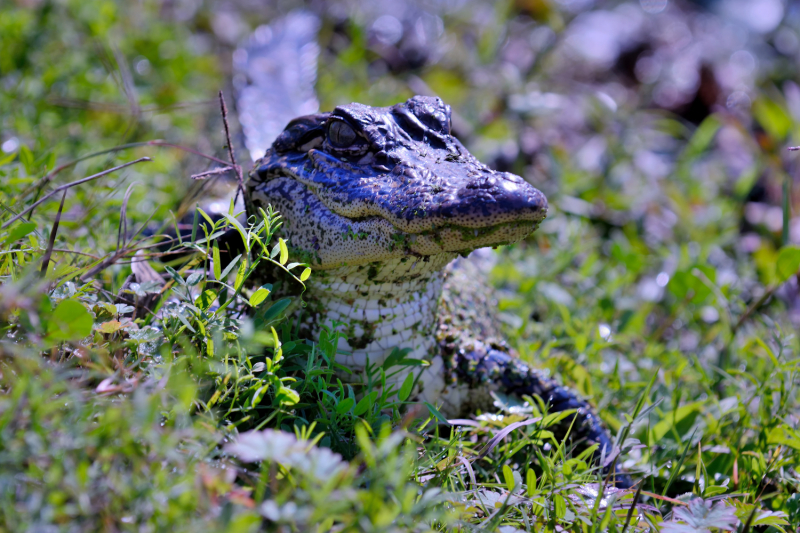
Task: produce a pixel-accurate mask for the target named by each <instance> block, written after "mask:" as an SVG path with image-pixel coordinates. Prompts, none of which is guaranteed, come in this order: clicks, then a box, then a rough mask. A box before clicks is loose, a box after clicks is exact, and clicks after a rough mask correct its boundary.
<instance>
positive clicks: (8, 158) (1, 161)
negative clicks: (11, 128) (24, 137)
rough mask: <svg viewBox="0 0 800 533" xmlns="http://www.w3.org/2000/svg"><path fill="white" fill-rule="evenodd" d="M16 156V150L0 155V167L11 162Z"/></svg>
mask: <svg viewBox="0 0 800 533" xmlns="http://www.w3.org/2000/svg"><path fill="white" fill-rule="evenodd" d="M16 157H17V152H11V153H10V154H8V155H7V156H5V157H0V167H2V166H5V165H7V164H9V163H11V162H12V161H13V160H14V159H15V158H16Z"/></svg>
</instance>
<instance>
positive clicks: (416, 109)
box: [406, 96, 450, 135]
mask: <svg viewBox="0 0 800 533" xmlns="http://www.w3.org/2000/svg"><path fill="white" fill-rule="evenodd" d="M406 105H407V106H408V109H409V110H410V111H411V112H412V113H414V115H416V117H417V119H419V121H420V122H421V123H422V124H424V125H425V126H426V127H428V128H430V129H431V130H433V131H436V132H438V133H444V134H445V135H450V106H449V105H447V104H445V103H444V102H443V101H442V99H441V98H439V97H438V96H414V97H413V98H410V99H409V100H408V101H407V102H406Z"/></svg>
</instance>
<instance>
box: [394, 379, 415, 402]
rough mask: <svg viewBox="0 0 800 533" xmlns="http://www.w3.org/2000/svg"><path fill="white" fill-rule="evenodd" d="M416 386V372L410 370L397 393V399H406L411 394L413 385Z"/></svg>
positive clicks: (402, 400)
mask: <svg viewBox="0 0 800 533" xmlns="http://www.w3.org/2000/svg"><path fill="white" fill-rule="evenodd" d="M413 386H414V373H413V372H409V373H408V375H407V376H406V379H405V380H403V385H402V386H401V387H400V391H399V392H398V393H397V399H399V400H400V401H401V402H404V401H406V399H407V398H408V396H409V395H410V394H411V387H413Z"/></svg>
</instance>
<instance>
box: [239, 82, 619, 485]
mask: <svg viewBox="0 0 800 533" xmlns="http://www.w3.org/2000/svg"><path fill="white" fill-rule="evenodd" d="M247 193H248V198H249V201H250V202H252V205H253V206H255V207H262V208H265V209H266V208H267V206H272V208H274V209H275V210H277V211H278V212H279V213H280V214H281V215H282V217H283V226H282V228H281V231H282V235H283V237H284V238H285V239H286V240H287V241H288V243H289V245H290V255H291V256H293V258H294V260H297V261H302V262H307V263H309V264H310V265H311V266H312V267H313V270H314V275H313V276H312V278H311V279H309V280H308V282H307V291H306V293H305V300H306V302H307V308H306V310H305V312H304V313H303V318H302V326H303V329H304V331H306V332H307V334H308V335H309V336H310V337H311V338H314V339H319V335H320V332H321V331H323V329H324V328H326V327H329V326H330V325H331V324H333V323H335V324H338V328H340V331H342V332H343V334H344V335H343V337H342V338H341V339H340V341H339V353H340V355H338V356H337V363H339V364H341V365H344V366H346V367H347V368H348V369H349V370H350V371H352V374H351V375H350V376H349V379H359V376H363V374H364V373H365V372H366V371H367V369H368V366H369V365H381V364H382V363H383V362H384V361H385V360H386V358H387V357H389V356H390V355H391V354H392V353H397V352H395V351H394V350H396V349H401V350H403V352H402V353H404V354H405V357H406V358H409V359H417V360H422V361H424V362H425V365H424V366H422V367H418V366H410V367H406V372H419V375H417V376H416V379H417V381H416V386H415V389H414V399H415V400H417V401H425V402H430V403H431V404H433V405H437V406H439V410H440V411H441V413H443V414H444V415H445V416H447V417H453V418H456V417H463V416H465V415H469V414H474V413H476V412H478V411H479V410H480V411H492V410H495V407H494V405H495V401H496V400H497V398H498V397H501V398H512V399H514V398H515V399H517V400H519V401H520V402H521V401H522V398H523V397H525V396H529V397H537V396H538V397H539V398H541V399H542V400H543V401H544V402H545V403H546V404H547V406H548V410H549V411H550V412H559V411H565V410H573V409H574V410H575V413H574V414H573V415H570V416H568V417H566V418H565V419H564V420H563V421H561V422H560V423H559V424H558V425H557V426H556V428H555V429H556V432H557V433H558V434H560V436H561V437H562V438H563V437H564V435H565V434H566V433H567V431H571V433H570V436H571V438H572V439H573V440H574V441H575V442H576V444H577V445H579V446H584V447H585V446H588V445H590V444H594V443H596V444H598V445H599V446H598V448H597V451H596V452H595V455H596V457H597V458H598V459H601V458H603V457H610V456H612V454H613V452H614V443H613V440H612V439H611V437H610V436H609V433H608V432H607V430H606V429H605V428H604V427H603V424H602V422H601V420H600V419H599V417H598V416H597V415H596V414H595V412H594V411H593V409H592V407H591V405H590V404H589V403H588V402H587V401H586V400H585V399H583V398H581V397H580V396H578V395H577V394H576V393H575V392H574V391H572V390H570V389H569V388H567V387H564V386H562V385H561V384H559V383H558V382H557V381H556V380H555V379H552V378H550V377H548V376H547V375H546V374H545V373H543V372H542V371H540V370H537V369H535V368H532V367H530V366H529V365H527V364H525V363H524V362H522V361H521V360H520V359H519V358H518V357H517V354H515V353H514V350H513V349H511V348H510V347H509V346H508V344H507V343H506V342H504V341H503V339H502V337H501V334H500V331H499V328H498V325H497V319H496V317H495V316H493V314H492V312H491V311H492V309H493V308H495V307H496V305H495V304H494V303H493V300H492V297H491V294H490V293H489V291H488V287H487V284H486V283H485V280H483V281H482V277H481V275H480V273H479V272H478V270H479V269H478V268H477V266H476V265H475V263H474V261H471V260H470V259H468V258H466V257H467V256H468V255H469V254H470V252H472V251H473V250H477V249H479V248H483V247H497V246H499V245H503V244H509V243H514V242H518V241H520V240H522V239H524V238H525V237H527V236H528V235H530V234H531V233H532V232H533V231H534V230H535V229H536V228H537V226H538V225H539V224H540V223H541V222H542V220H543V219H544V218H545V216H546V213H547V199H546V198H545V196H544V194H542V193H541V192H540V191H539V190H537V189H536V188H534V187H533V186H531V185H530V184H528V183H527V182H526V181H525V180H524V179H523V178H521V177H520V176H517V175H514V174H510V173H507V172H496V171H494V170H492V169H490V168H488V167H487V166H486V165H484V164H482V163H481V162H480V161H478V160H477V159H476V158H475V157H474V156H473V155H472V154H471V153H470V152H469V151H468V150H467V149H466V148H465V147H464V146H463V145H462V144H461V143H460V142H459V141H458V140H457V139H456V138H455V137H454V136H453V135H452V133H451V109H450V106H449V105H446V104H445V103H444V102H443V101H442V100H441V99H440V98H435V97H425V96H415V97H413V98H411V99H409V100H408V101H406V102H405V103H400V104H397V105H394V106H391V107H371V106H368V105H363V104H358V103H353V104H349V105H341V106H338V107H336V108H335V109H334V110H333V111H332V112H328V113H319V114H314V115H308V116H303V117H300V118H296V119H294V120H292V121H291V122H290V123H289V124H288V125H287V126H286V128H285V129H284V131H283V132H282V133H281V134H280V135H279V136H278V138H277V139H276V140H275V142H274V143H273V144H272V146H271V148H269V149H268V150H267V151H266V154H265V155H264V156H263V157H262V158H261V159H259V160H258V161H257V162H256V165H255V168H254V170H253V171H252V172H251V174H250V178H249V180H248V183H247ZM420 368H421V369H420ZM406 375H407V374H404V373H403V372H399V373H397V374H396V375H395V376H394V377H393V380H394V381H393V383H395V384H400V383H401V382H403V381H404V380H405V377H406ZM390 384H391V382H390ZM551 429H552V428H551ZM606 466H607V465H606ZM616 470H617V471H616V472H615V476H616V483H617V485H618V486H623V487H625V486H629V485H630V479H629V478H628V476H627V475H625V474H624V473H622V472H620V471H619V469H618V468H617V469H616Z"/></svg>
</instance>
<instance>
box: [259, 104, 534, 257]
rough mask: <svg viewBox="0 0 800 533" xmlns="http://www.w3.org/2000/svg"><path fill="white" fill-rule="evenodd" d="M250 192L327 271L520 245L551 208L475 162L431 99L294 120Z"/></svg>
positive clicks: (522, 184)
mask: <svg viewBox="0 0 800 533" xmlns="http://www.w3.org/2000/svg"><path fill="white" fill-rule="evenodd" d="M248 190H249V194H250V198H251V200H252V201H253V202H254V204H255V205H267V204H271V205H272V206H273V207H275V208H276V209H277V210H278V211H279V212H280V213H281V214H282V215H283V217H284V224H285V225H284V228H283V231H284V233H285V235H286V236H287V237H288V240H289V245H290V247H291V249H292V251H293V252H294V254H295V255H296V256H298V257H299V258H300V259H301V260H305V261H307V262H308V263H310V264H311V265H312V266H313V267H314V268H315V269H321V270H326V269H332V268H336V267H339V266H343V265H348V266H354V265H364V264H368V263H375V262H380V263H383V262H387V261H390V260H392V259H399V258H403V257H408V256H416V257H428V256H440V257H444V256H447V257H450V258H452V257H453V256H454V255H455V254H458V253H461V254H465V253H468V252H470V251H472V250H475V249H476V248H481V247H484V246H497V245H500V244H507V243H512V242H516V241H519V240H521V239H523V238H524V237H526V236H527V235H529V234H530V233H531V232H532V231H533V230H535V229H536V227H537V226H538V224H539V223H540V222H541V221H542V220H543V219H544V217H545V215H546V212H547V199H546V198H545V197H544V195H543V194H542V193H541V192H540V191H538V190H537V189H535V188H533V187H532V186H531V185H529V184H528V183H527V182H526V181H525V180H523V179H522V178H521V177H519V176H516V175H514V174H509V173H506V172H496V171H493V170H491V169H490V168H488V167H486V166H485V165H483V164H482V163H481V162H479V161H478V160H477V159H475V157H473V156H472V154H470V153H469V151H467V149H466V148H464V146H463V145H462V144H461V143H460V142H459V141H458V140H457V139H456V138H455V137H453V136H452V135H451V132H450V106H449V105H446V104H445V103H444V102H442V100H441V99H440V98H432V97H424V96H415V97H413V98H411V99H410V100H408V101H407V102H405V103H402V104H397V105H394V106H391V107H370V106H367V105H362V104H356V103H354V104H350V105H343V106H339V107H337V108H336V109H334V110H333V112H331V113H321V114H318V115H309V116H305V117H300V118H297V119H295V120H293V121H292V122H290V123H289V124H288V125H287V127H286V129H285V130H284V131H283V133H282V134H281V135H280V136H279V137H278V139H277V140H276V141H275V143H274V144H273V145H272V147H271V148H270V149H269V150H268V151H267V153H266V155H265V156H264V157H263V158H262V159H260V160H259V161H258V162H257V163H256V168H255V170H254V171H253V172H252V173H251V179H250V180H249V183H248Z"/></svg>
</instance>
